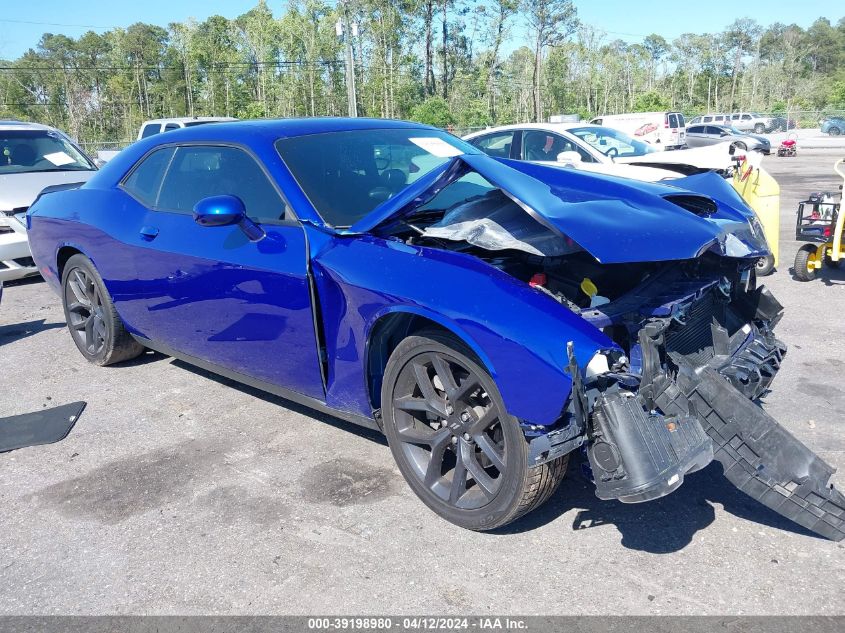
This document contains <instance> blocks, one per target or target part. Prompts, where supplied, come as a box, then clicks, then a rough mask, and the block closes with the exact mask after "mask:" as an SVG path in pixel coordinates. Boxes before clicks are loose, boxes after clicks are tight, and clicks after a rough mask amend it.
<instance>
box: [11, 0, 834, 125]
mask: <svg viewBox="0 0 845 633" xmlns="http://www.w3.org/2000/svg"><path fill="white" fill-rule="evenodd" d="M274 5H275V3H274ZM275 8H277V11H276V14H275V15H274V12H273V10H272V9H271V7H270V6H269V5H268V3H267V2H266V0H258V2H257V4H256V6H255V7H253V8H252V9H251V10H249V11H247V12H246V13H244V14H243V15H240V16H238V17H236V18H234V19H228V18H225V17H222V16H219V15H214V16H211V17H209V18H208V19H207V20H204V21H202V22H197V21H195V20H188V21H185V22H173V23H170V24H168V25H167V26H161V25H154V24H146V23H142V22H138V23H136V24H133V25H131V26H129V27H128V28H125V29H124V28H114V29H111V30H108V31H105V32H102V33H97V32H94V31H89V32H87V33H85V34H84V35H82V36H80V37H78V38H73V37H68V36H66V35H60V34H53V33H45V34H44V35H43V36H42V38H41V40H40V41H39V42H38V44H37V45H36V46H35V47H34V48H31V49H29V50H28V51H27V52H26V53H24V54H23V55H21V56H20V57H19V58H18V59H14V60H0V118H17V119H24V120H32V121H39V122H44V123H49V124H51V125H54V126H57V127H60V128H62V129H64V130H66V131H67V132H69V133H70V134H71V135H73V136H75V137H77V138H80V139H82V140H86V141H102V140H123V139H130V138H133V137H134V135H135V134H136V133H137V129H138V126H139V125H140V123H141V122H142V121H143V120H145V119H149V118H157V117H169V116H205V115H217V116H223V115H226V116H235V117H238V118H260V117H292V116H317V115H330V116H339V115H345V114H346V113H347V111H348V105H349V104H348V100H347V99H348V93H349V91H348V86H347V82H346V79H347V64H346V46H347V44H348V45H349V46H350V47H351V57H352V60H353V67H354V71H353V72H354V84H355V91H356V105H357V111H358V114H359V115H362V116H373V117H388V118H404V119H412V120H419V121H422V122H426V123H431V124H434V125H438V126H441V127H446V126H449V125H454V126H456V127H458V128H471V127H482V126H486V125H498V124H505V123H513V122H523V121H531V120H534V121H542V120H547V118H548V116H549V115H551V114H558V113H578V114H580V115H581V116H583V117H591V116H595V115H598V114H612V113H616V112H626V111H648V110H661V109H678V110H681V111H683V112H685V113H687V114H693V113H698V112H704V111H714V112H715V111H732V110H737V109H744V110H760V111H767V112H782V111H786V110H791V111H795V110H823V109H845V18H842V19H839V21H838V22H836V23H832V22H831V21H830V20H829V19H828V18H819V19H818V20H816V21H815V22H814V23H813V24H812V25H811V26H810V27H808V28H806V29H804V28H801V27H800V26H797V25H795V24H782V23H778V22H776V23H773V24H769V25H765V26H764V25H761V24H759V23H758V22H756V21H755V20H752V19H748V18H742V19H737V20H735V21H733V22H732V23H731V24H729V25H727V26H726V27H725V29H724V30H723V31H721V32H719V33H693V32H690V33H684V34H683V35H681V36H680V37H678V38H676V39H674V40H672V41H669V40H667V39H665V38H664V37H662V36H661V35H659V34H651V35H648V36H646V37H643V38H642V40H641V41H639V42H629V41H624V40H622V39H619V38H618V37H614V36H613V34H610V33H606V32H604V31H602V30H601V29H600V28H598V27H597V26H594V25H590V24H587V23H584V22H582V21H580V20H579V19H578V13H577V9H576V7H575V6H574V5H573V3H572V1H571V0H337V1H336V4H330V3H328V2H326V1H325V0H288V1H287V2H284V3H279V4H278V5H277V6H276V7H275ZM679 19H683V16H679Z"/></svg>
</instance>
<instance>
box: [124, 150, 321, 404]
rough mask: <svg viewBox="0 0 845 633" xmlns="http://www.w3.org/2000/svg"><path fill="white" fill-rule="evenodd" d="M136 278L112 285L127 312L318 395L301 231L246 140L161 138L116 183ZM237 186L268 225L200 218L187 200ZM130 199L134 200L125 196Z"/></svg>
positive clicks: (255, 374) (202, 351)
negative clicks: (174, 141)
mask: <svg viewBox="0 0 845 633" xmlns="http://www.w3.org/2000/svg"><path fill="white" fill-rule="evenodd" d="M121 188H122V189H123V190H124V192H125V193H126V195H127V198H128V199H129V201H128V202H127V206H128V207H129V208H127V209H126V210H125V214H124V215H125V216H126V217H127V218H132V217H135V218H139V219H140V222H138V226H137V227H135V229H136V231H133V232H131V233H129V235H131V236H132V237H130V238H129V239H130V241H131V244H130V246H131V248H128V249H126V255H127V257H129V258H130V259H131V261H129V262H128V263H127V264H128V265H129V266H132V267H133V268H134V271H133V272H134V276H135V279H134V280H133V283H131V284H124V287H123V288H121V289H119V291H118V292H115V300H116V302H117V303H118V305H119V310H120V311H121V313H122V314H123V315H124V317H125V320H126V321H127V323H129V324H131V327H132V328H133V329H134V330H136V331H137V332H138V333H140V334H141V335H143V336H145V337H147V338H149V339H151V340H152V341H154V342H156V343H157V344H158V345H159V346H163V347H166V348H169V349H171V350H174V351H175V352H177V353H179V354H183V355H187V356H189V357H192V358H193V359H199V360H202V361H205V362H207V363H213V364H214V365H217V366H220V367H223V368H226V369H228V370H231V371H236V372H238V373H240V374H243V375H246V376H249V377H252V378H256V379H258V380H261V381H265V382H269V383H272V384H274V385H278V386H281V387H284V388H287V389H292V390H294V391H297V392H299V393H302V394H305V395H308V396H311V397H315V398H323V396H324V391H323V381H322V378H321V372H320V363H319V360H318V353H317V341H316V334H315V323H314V313H313V311H312V304H311V293H310V285H309V279H308V267H307V248H306V238H305V234H304V230H303V228H302V226H301V225H300V224H299V223H298V222H297V221H296V219H295V218H294V217H293V216H292V213H291V210H290V209H289V207H288V206H287V205H286V203H285V202H284V199H283V198H282V196H281V193H280V191H279V190H278V188H277V185H276V184H275V183H274V182H273V181H272V179H271V178H270V176H269V175H268V174H267V172H266V171H265V170H264V168H263V167H262V165H261V164H260V163H259V162H258V160H257V159H256V158H255V157H253V156H252V155H251V154H250V153H249V152H248V151H247V150H246V149H245V148H243V147H236V146H230V145H217V144H197V145H172V146H165V147H160V148H159V149H156V150H154V151H152V152H151V153H150V154H148V155H146V156H145V157H144V158H142V159H141V160H140V161H139V162H138V164H136V166H135V167H134V168H133V169H132V170H131V171H130V172H129V174H128V175H127V177H126V178H125V179H124V180H123V182H122V183H121ZM222 194H228V195H234V196H237V197H239V198H240V199H241V200H242V201H243V203H244V205H245V207H246V212H247V215H248V216H249V217H250V218H251V219H252V220H254V221H255V222H257V223H258V224H259V225H260V226H261V227H262V228H263V230H264V231H265V233H266V235H265V237H264V238H263V239H260V240H258V241H251V240H250V239H249V238H248V237H247V236H246V234H245V233H244V231H242V230H241V228H240V227H239V226H216V227H211V226H200V225H198V224H197V223H196V222H195V221H194V218H193V213H192V210H193V207H194V205H195V204H196V203H197V202H199V201H200V200H202V199H203V198H206V197H209V196H214V195H222ZM133 205H134V206H133Z"/></svg>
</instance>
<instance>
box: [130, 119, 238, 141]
mask: <svg viewBox="0 0 845 633" xmlns="http://www.w3.org/2000/svg"><path fill="white" fill-rule="evenodd" d="M221 121H237V119H233V118H232V117H228V116H194V117H187V116H183V117H173V118H170V119H153V120H151V121H145V122H144V124H143V125H142V126H141V129H140V130H138V140H139V141H140V140H141V139H142V138H147V137H148V136H153V135H154V134H161V133H162V132H169V131H170V130H179V129H181V128H183V127H193V126H195V125H204V124H206V123H219V122H221Z"/></svg>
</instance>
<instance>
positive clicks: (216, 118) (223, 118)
mask: <svg viewBox="0 0 845 633" xmlns="http://www.w3.org/2000/svg"><path fill="white" fill-rule="evenodd" d="M192 121H207V122H211V121H237V119H235V118H233V117H230V116H174V117H166V118H163V119H150V120H148V121H144V122H143V123H142V124H141V126H142V127H143V126H144V125H147V124H148V123H190V122H192Z"/></svg>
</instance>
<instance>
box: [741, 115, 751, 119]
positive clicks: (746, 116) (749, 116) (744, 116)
mask: <svg viewBox="0 0 845 633" xmlns="http://www.w3.org/2000/svg"><path fill="white" fill-rule="evenodd" d="M742 120H743V121H750V120H751V115H750V114H743V115H742Z"/></svg>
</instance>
